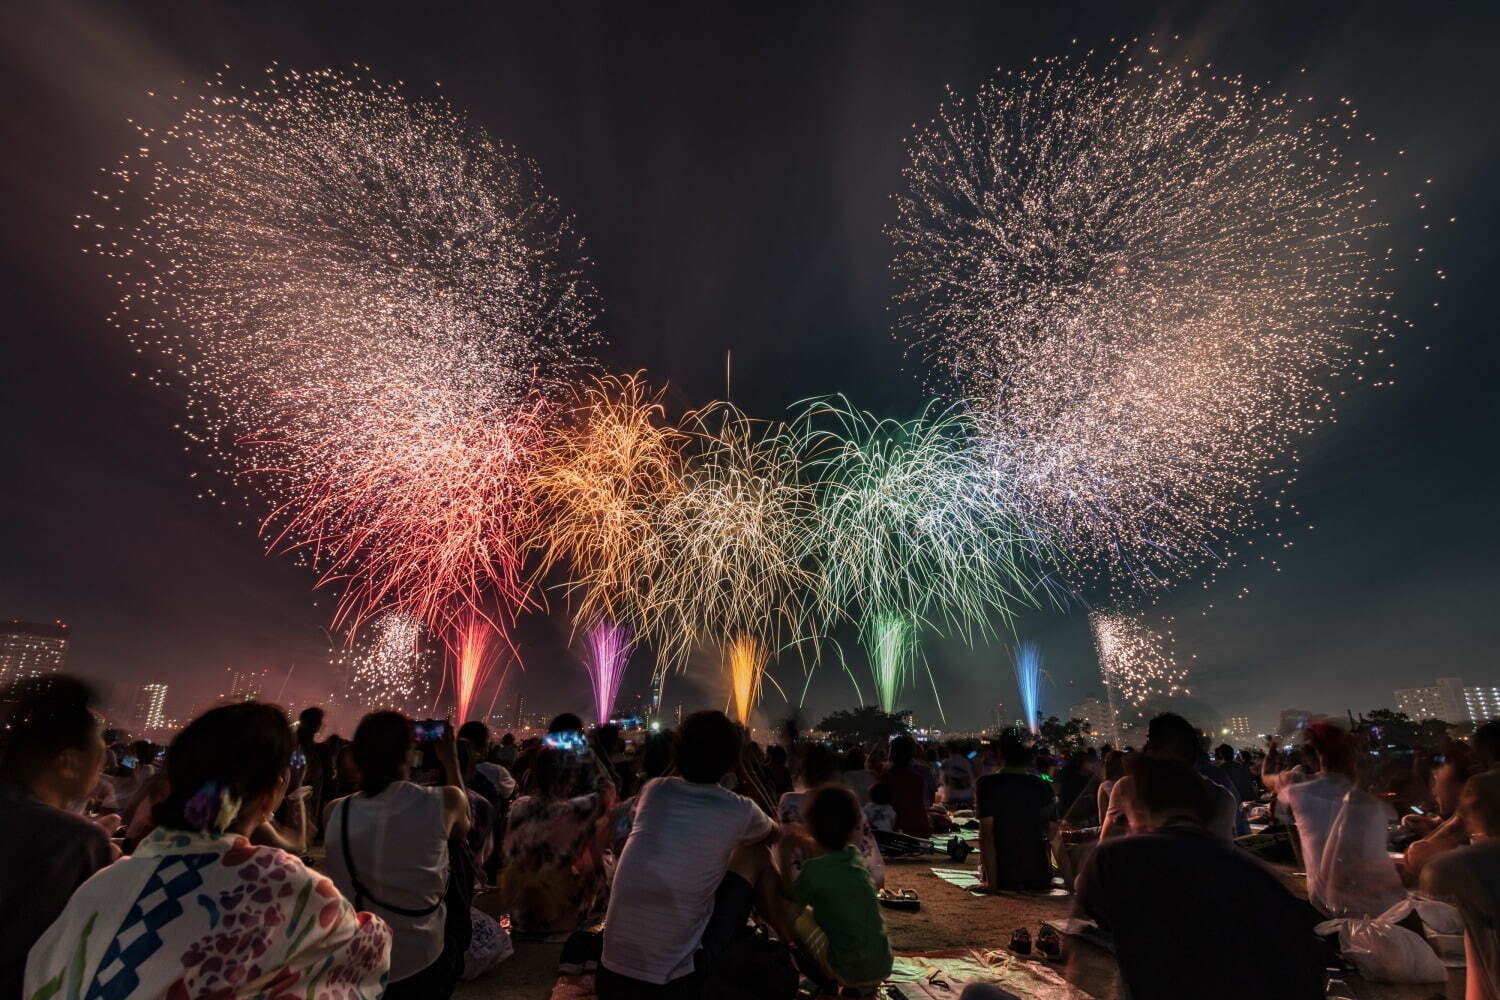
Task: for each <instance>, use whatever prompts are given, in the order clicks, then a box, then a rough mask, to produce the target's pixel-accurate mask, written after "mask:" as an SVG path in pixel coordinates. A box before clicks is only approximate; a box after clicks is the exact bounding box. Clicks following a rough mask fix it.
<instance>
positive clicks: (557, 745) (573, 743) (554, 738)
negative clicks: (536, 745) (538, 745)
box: [542, 733, 589, 753]
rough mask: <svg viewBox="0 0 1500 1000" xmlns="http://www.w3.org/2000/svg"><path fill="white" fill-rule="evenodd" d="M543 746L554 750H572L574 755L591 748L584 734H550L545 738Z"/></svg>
mask: <svg viewBox="0 0 1500 1000" xmlns="http://www.w3.org/2000/svg"><path fill="white" fill-rule="evenodd" d="M542 745H543V746H546V747H551V748H552V749H554V750H571V751H572V752H573V753H582V752H583V751H585V750H587V749H588V747H589V744H588V740H587V739H586V738H585V737H584V735H583V734H582V733H548V734H547V735H546V736H545V737H543V739H542Z"/></svg>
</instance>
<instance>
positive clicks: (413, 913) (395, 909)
mask: <svg viewBox="0 0 1500 1000" xmlns="http://www.w3.org/2000/svg"><path fill="white" fill-rule="evenodd" d="M352 798H354V796H353V795H351V796H349V797H348V798H346V799H344V804H343V805H342V806H341V807H340V821H339V835H340V837H341V839H342V841H343V846H344V867H345V868H347V869H348V870H349V881H350V882H351V883H353V885H354V908H355V909H356V910H363V909H364V908H365V900H366V899H368V900H369V901H370V902H372V903H374V904H375V905H376V906H378V907H380V908H381V909H382V910H388V911H390V912H391V913H394V914H396V915H397V916H401V917H425V916H427V915H428V914H430V913H435V912H437V908H438V907H439V906H442V905H443V899H444V898H445V897H446V895H447V888H446V886H445V887H444V890H443V894H442V895H440V896H438V898H437V902H435V903H433V904H432V905H431V906H424V907H422V908H421V909H419V910H413V909H408V908H406V907H401V906H392V905H391V904H390V903H383V902H381V901H380V900H379V899H377V898H376V897H375V894H374V893H373V892H371V891H370V890H369V889H367V888H366V887H365V884H364V883H363V882H361V881H360V880H359V872H357V871H355V869H354V855H353V854H351V853H350V852H349V800H350V799H352Z"/></svg>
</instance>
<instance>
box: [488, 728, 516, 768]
mask: <svg viewBox="0 0 1500 1000" xmlns="http://www.w3.org/2000/svg"><path fill="white" fill-rule="evenodd" d="M518 752H519V750H518V748H517V747H516V734H515V733H506V734H505V735H504V736H502V737H500V743H499V744H498V745H497V746H495V747H494V749H492V750H491V751H490V760H492V761H493V762H494V763H496V764H499V765H500V766H501V767H504V768H507V769H508V768H510V767H511V766H512V765H513V764H515V762H516V755H517V753H518Z"/></svg>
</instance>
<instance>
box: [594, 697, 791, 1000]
mask: <svg viewBox="0 0 1500 1000" xmlns="http://www.w3.org/2000/svg"><path fill="white" fill-rule="evenodd" d="M741 752H742V746H741V742H740V734H739V732H738V730H736V728H735V725H734V723H732V722H730V721H729V719H728V717H727V716H725V715H724V713H723V712H695V713H693V714H692V715H690V716H688V717H687V718H686V719H685V720H683V723H682V729H681V731H680V733H679V735H678V739H677V751H676V760H677V767H678V770H679V771H680V776H678V777H662V778H656V779H653V780H652V781H649V782H647V783H646V785H645V787H644V788H643V789H642V790H641V795H640V804H639V806H638V807H637V808H636V814H635V826H634V828H633V830H632V831H631V834H630V839H629V840H628V841H626V843H625V850H624V851H623V852H622V853H621V855H620V859H619V862H618V863H617V864H616V866H615V879H614V886H613V888H612V889H611V891H610V897H609V911H608V914H607V915H606V917H605V922H604V951H603V955H602V957H601V959H600V962H599V972H598V976H597V979H596V982H597V989H598V993H599V1000H624V998H631V1000H633V998H642V997H696V996H698V991H699V990H700V989H701V985H702V982H703V977H704V976H705V975H706V974H707V972H708V970H709V968H710V967H711V966H712V965H713V963H714V960H715V958H716V957H718V956H720V955H722V954H723V952H724V950H725V949H726V948H728V947H729V945H730V944H731V943H732V942H733V941H734V939H735V938H736V937H737V936H739V935H740V934H741V933H743V931H744V928H745V924H746V922H747V920H748V919H749V916H750V912H751V909H752V907H754V908H757V909H759V911H760V912H761V914H762V916H764V917H765V918H766V919H767V920H769V921H772V922H773V925H779V927H780V929H781V930H786V928H785V921H784V920H783V919H782V918H783V916H784V912H783V911H784V906H783V900H782V897H781V891H780V882H779V880H778V878H777V876H776V870H775V867H774V865H772V863H771V851H770V846H771V844H772V843H773V842H774V841H775V840H776V838H777V835H778V832H779V830H778V827H777V825H776V823H775V821H774V820H772V819H771V817H770V816H768V815H767V814H766V813H765V812H764V811H762V810H761V809H760V807H759V806H757V805H756V804H755V803H754V802H752V801H751V800H750V799H747V798H745V797H744V796H742V795H736V794H735V793H734V792H731V791H729V790H728V789H727V788H725V787H724V786H723V785H721V784H720V782H721V781H722V780H723V779H724V778H725V777H726V776H728V775H730V774H732V773H734V772H735V771H737V770H740V769H741V768H742V766H743V765H742V763H741V760H740V756H741Z"/></svg>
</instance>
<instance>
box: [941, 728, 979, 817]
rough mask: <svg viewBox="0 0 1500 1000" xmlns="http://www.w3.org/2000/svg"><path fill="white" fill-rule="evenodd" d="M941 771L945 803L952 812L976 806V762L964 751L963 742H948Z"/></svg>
mask: <svg viewBox="0 0 1500 1000" xmlns="http://www.w3.org/2000/svg"><path fill="white" fill-rule="evenodd" d="M941 773H942V776H943V787H942V790H941V792H942V800H943V805H944V806H946V807H947V808H948V810H949V811H950V812H951V811H953V810H955V809H972V808H974V762H973V761H972V760H970V759H969V755H968V754H967V753H965V752H964V748H963V745H962V744H959V743H950V744H948V756H946V757H944V758H943V762H942V770H941Z"/></svg>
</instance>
